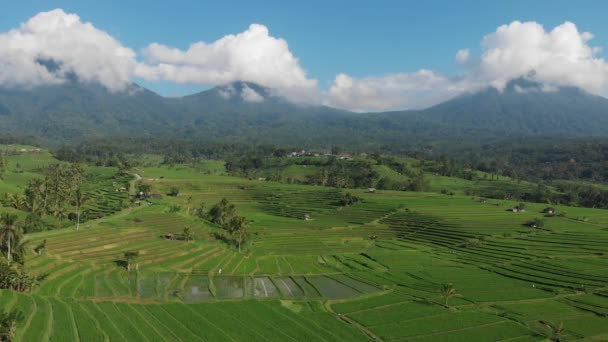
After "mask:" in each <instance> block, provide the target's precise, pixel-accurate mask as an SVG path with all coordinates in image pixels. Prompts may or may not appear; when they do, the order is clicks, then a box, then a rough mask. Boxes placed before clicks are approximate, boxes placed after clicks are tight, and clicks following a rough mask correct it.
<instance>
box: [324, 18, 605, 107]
mask: <svg viewBox="0 0 608 342" xmlns="http://www.w3.org/2000/svg"><path fill="white" fill-rule="evenodd" d="M592 38H593V35H592V34H591V33H589V32H579V30H578V29H577V27H576V25H574V24H573V23H571V22H565V23H564V24H562V25H559V26H557V27H555V28H554V29H553V30H551V31H546V30H545V29H544V27H543V26H542V25H540V24H538V23H536V22H525V23H522V22H519V21H514V22H512V23H511V24H509V25H503V26H500V27H498V28H497V30H496V31H495V32H493V33H491V34H489V35H487V36H485V37H484V38H483V40H482V43H481V47H482V54H481V56H480V57H479V58H475V57H473V56H472V55H471V52H470V50H469V49H462V50H459V51H458V52H457V53H456V62H457V63H458V64H459V65H461V66H463V67H464V71H465V73H464V74H463V75H461V76H459V77H456V78H450V77H447V76H443V75H440V74H437V73H435V72H432V71H428V70H420V71H418V72H412V73H398V74H392V75H386V76H383V77H366V78H361V79H355V78H352V77H350V76H348V75H345V74H340V75H338V76H337V77H336V79H335V81H334V83H333V85H332V87H331V89H330V90H329V92H328V100H327V102H328V103H329V104H332V105H335V106H338V107H341V108H345V109H352V110H357V111H366V110H392V109H405V108H420V107H425V106H429V105H433V104H436V103H439V102H441V101H444V100H446V99H449V98H450V97H453V96H456V95H458V94H462V93H464V92H470V91H476V90H479V89H481V88H483V87H487V86H493V87H495V88H497V89H499V90H502V89H503V88H504V86H505V85H506V84H507V83H508V82H509V81H511V80H513V79H517V78H521V77H526V78H528V79H530V80H532V81H536V82H539V83H541V84H542V86H541V87H540V88H539V91H555V90H556V89H558V88H559V87H560V86H576V87H580V88H582V89H585V90H586V91H588V92H590V93H593V94H597V95H602V96H608V64H607V63H606V61H605V60H604V59H602V58H599V57H598V56H597V55H598V54H599V53H600V52H601V51H602V49H601V48H598V47H592V46H590V45H589V41H590V40H591V39H592ZM517 91H523V90H522V89H521V88H520V89H518V90H517Z"/></svg>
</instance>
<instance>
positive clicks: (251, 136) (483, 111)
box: [0, 79, 608, 146]
mask: <svg viewBox="0 0 608 342" xmlns="http://www.w3.org/2000/svg"><path fill="white" fill-rule="evenodd" d="M0 131H1V132H11V133H13V134H17V135H29V136H37V137H39V138H40V139H41V140H42V141H43V142H47V143H55V144H56V143H62V142H77V141H83V140H90V139H97V138H99V139H103V138H105V139H107V138H123V137H139V138H140V137H144V138H145V137H149V138H150V139H159V138H161V139H165V138H188V139H190V138H194V139H196V140H198V141H200V142H209V141H216V142H217V141H219V142H243V143H257V144H278V145H288V144H293V145H309V146H314V145H316V146H319V145H325V146H328V145H350V146H353V145H358V146H371V145H375V146H379V145H380V146H403V145H404V144H428V143H434V142H438V141H440V142H448V143H451V142H453V141H459V142H468V143H477V142H484V141H488V140H491V139H502V138H509V137H522V136H605V135H608V133H607V132H608V100H607V99H605V98H602V97H598V96H593V95H590V94H588V93H586V92H584V91H582V90H580V89H577V88H571V87H563V88H559V89H552V90H551V91H546V90H545V89H542V87H541V86H540V85H539V84H536V83H533V82H529V81H526V80H524V79H520V80H515V81H512V82H510V83H509V84H507V86H506V87H505V89H504V90H502V91H498V90H496V89H494V88H488V89H485V90H483V91H480V92H477V93H474V94H466V95H463V96H460V97H457V98H454V99H452V100H450V101H447V102H444V103H441V104H439V105H436V106H434V107H431V108H428V109H425V110H420V111H398V112H386V113H366V114H356V113H351V112H348V111H344V110H339V109H335V108H330V107H326V106H319V105H298V104H293V103H290V102H288V101H286V100H284V99H283V98H281V97H278V96H276V95H275V94H274V93H273V91H272V90H271V89H268V88H265V87H262V86H260V85H257V84H254V83H249V82H234V83H231V84H228V85H225V86H220V87H215V88H212V89H209V90H206V91H203V92H200V93H197V94H193V95H190V96H184V97H179V98H165V97H162V96H159V95H158V94H156V93H154V92H151V91H149V90H147V89H145V88H142V87H140V86H138V85H136V84H132V85H131V86H130V87H129V88H128V89H127V90H126V91H124V92H120V93H113V92H110V91H108V90H106V89H105V88H103V87H101V86H99V85H94V84H82V83H79V82H77V81H74V82H68V83H65V84H60V85H52V86H40V87H35V88H32V89H8V88H0Z"/></svg>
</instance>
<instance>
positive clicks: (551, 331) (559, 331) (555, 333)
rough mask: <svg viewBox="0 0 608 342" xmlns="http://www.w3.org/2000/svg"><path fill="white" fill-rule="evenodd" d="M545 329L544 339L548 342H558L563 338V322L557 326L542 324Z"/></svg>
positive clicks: (564, 331) (547, 323) (564, 330)
mask: <svg viewBox="0 0 608 342" xmlns="http://www.w3.org/2000/svg"><path fill="white" fill-rule="evenodd" d="M542 323H543V324H544V325H545V327H546V333H545V335H546V337H547V338H548V339H549V341H552V342H560V341H561V340H562V339H563V338H564V334H565V333H566V329H565V328H564V322H560V323H559V324H553V323H551V322H542Z"/></svg>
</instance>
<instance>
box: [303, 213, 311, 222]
mask: <svg viewBox="0 0 608 342" xmlns="http://www.w3.org/2000/svg"><path fill="white" fill-rule="evenodd" d="M310 220H312V218H311V217H310V215H308V214H304V221H310Z"/></svg>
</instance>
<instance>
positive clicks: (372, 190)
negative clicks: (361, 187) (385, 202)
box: [367, 188, 376, 194]
mask: <svg viewBox="0 0 608 342" xmlns="http://www.w3.org/2000/svg"><path fill="white" fill-rule="evenodd" d="M367 192H368V193H370V194H373V193H375V192H376V188H368V189H367Z"/></svg>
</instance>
